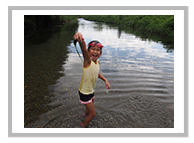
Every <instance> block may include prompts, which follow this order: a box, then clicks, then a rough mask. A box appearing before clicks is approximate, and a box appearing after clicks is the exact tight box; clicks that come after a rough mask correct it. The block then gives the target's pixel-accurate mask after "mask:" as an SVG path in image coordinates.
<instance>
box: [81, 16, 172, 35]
mask: <svg viewBox="0 0 194 143" xmlns="http://www.w3.org/2000/svg"><path fill="white" fill-rule="evenodd" d="M82 18H84V19H87V20H92V21H99V22H105V23H109V24H117V25H123V26H128V27H130V28H133V29H138V30H142V31H146V32H151V33H156V34H161V35H167V36H174V15H95V16H94V15H84V16H82Z"/></svg>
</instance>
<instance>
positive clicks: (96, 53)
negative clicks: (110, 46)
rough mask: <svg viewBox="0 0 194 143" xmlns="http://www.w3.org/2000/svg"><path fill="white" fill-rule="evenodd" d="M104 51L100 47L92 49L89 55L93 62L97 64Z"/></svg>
mask: <svg viewBox="0 0 194 143" xmlns="http://www.w3.org/2000/svg"><path fill="white" fill-rule="evenodd" d="M101 50H102V49H101V48H99V47H98V46H94V47H91V48H90V49H89V55H90V57H91V58H92V61H94V62H96V60H97V59H98V58H99V57H100V55H101V53H102V51H101Z"/></svg>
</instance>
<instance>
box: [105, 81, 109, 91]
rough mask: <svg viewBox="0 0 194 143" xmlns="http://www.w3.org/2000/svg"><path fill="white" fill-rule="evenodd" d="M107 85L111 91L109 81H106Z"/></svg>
mask: <svg viewBox="0 0 194 143" xmlns="http://www.w3.org/2000/svg"><path fill="white" fill-rule="evenodd" d="M105 84H106V88H107V89H110V84H109V82H108V80H106V81H105Z"/></svg>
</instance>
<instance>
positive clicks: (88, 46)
mask: <svg viewBox="0 0 194 143" xmlns="http://www.w3.org/2000/svg"><path fill="white" fill-rule="evenodd" d="M93 42H95V43H96V44H98V43H100V42H99V41H97V40H92V41H90V43H89V44H88V52H89V50H90V48H91V47H92V46H89V45H90V44H91V43H93ZM100 52H101V54H102V48H100Z"/></svg>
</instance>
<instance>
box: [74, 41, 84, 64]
mask: <svg viewBox="0 0 194 143" xmlns="http://www.w3.org/2000/svg"><path fill="white" fill-rule="evenodd" d="M77 42H78V40H77V39H75V40H74V42H73V43H74V46H75V50H76V52H77V54H78V56H79V58H80V59H81V62H82V58H81V56H80V54H79V51H78V49H77V47H76V43H77Z"/></svg>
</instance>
